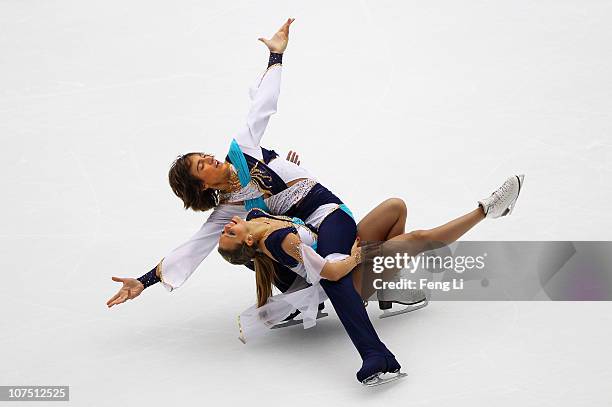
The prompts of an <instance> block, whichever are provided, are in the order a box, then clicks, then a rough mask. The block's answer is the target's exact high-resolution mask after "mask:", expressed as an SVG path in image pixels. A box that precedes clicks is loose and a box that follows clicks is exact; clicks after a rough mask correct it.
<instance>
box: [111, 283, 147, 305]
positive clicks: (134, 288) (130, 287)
mask: <svg viewBox="0 0 612 407" xmlns="http://www.w3.org/2000/svg"><path fill="white" fill-rule="evenodd" d="M112 279H113V281H117V282H119V283H123V287H121V288H120V289H119V291H118V292H117V294H115V295H114V296H113V297H112V298H111V299H110V300H108V301H106V306H107V307H108V308H110V307H112V306H113V305H117V304H122V303H124V302H126V301H127V300H132V299H134V298H136V297H138V296H139V295H140V293H142V291H143V290H144V285H143V284H142V283H141V282H140V281H138V280H137V279H135V278H120V277H112Z"/></svg>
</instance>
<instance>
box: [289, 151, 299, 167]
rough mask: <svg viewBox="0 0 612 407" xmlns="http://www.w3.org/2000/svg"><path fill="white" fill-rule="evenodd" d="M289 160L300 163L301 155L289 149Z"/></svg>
mask: <svg viewBox="0 0 612 407" xmlns="http://www.w3.org/2000/svg"><path fill="white" fill-rule="evenodd" d="M287 161H291V162H292V163H294V164H296V165H300V156H299V154H298V153H296V152H295V151H292V150H289V153H288V154H287Z"/></svg>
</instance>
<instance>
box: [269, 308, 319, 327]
mask: <svg viewBox="0 0 612 407" xmlns="http://www.w3.org/2000/svg"><path fill="white" fill-rule="evenodd" d="M324 308H325V304H323V303H321V304H319V311H318V312H317V319H321V318H325V317H326V316H328V315H329V314H328V313H327V312H323V309H324ZM299 314H300V311H295V312H294V313H293V314H291V315H289V316H288V317H287V318H285V320H284V321H282V322H279V323H278V324H276V325H274V326H273V327H272V328H271V329H279V328H288V327H290V326H294V325H301V324H303V323H304V321H303V320H302V319H295V318H296V317H297V316H298V315H299Z"/></svg>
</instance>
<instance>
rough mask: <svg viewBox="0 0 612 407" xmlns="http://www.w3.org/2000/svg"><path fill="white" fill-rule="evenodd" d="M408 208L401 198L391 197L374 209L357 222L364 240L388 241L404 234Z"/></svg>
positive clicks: (358, 229)
mask: <svg viewBox="0 0 612 407" xmlns="http://www.w3.org/2000/svg"><path fill="white" fill-rule="evenodd" d="M407 217H408V209H407V208H406V204H405V203H404V201H403V200H402V199H400V198H389V199H387V200H386V201H384V202H382V203H381V204H379V205H378V206H377V207H376V208H374V209H372V210H371V211H370V212H368V214H367V215H366V216H365V217H364V218H363V219H362V220H361V221H360V222H359V223H358V224H357V234H358V235H359V238H360V239H361V240H362V241H364V242H365V241H370V242H374V241H383V242H384V241H387V240H390V239H392V238H394V237H395V236H399V235H402V234H404V231H405V230H406V218H407Z"/></svg>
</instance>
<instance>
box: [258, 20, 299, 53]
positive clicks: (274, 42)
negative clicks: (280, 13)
mask: <svg viewBox="0 0 612 407" xmlns="http://www.w3.org/2000/svg"><path fill="white" fill-rule="evenodd" d="M294 21H295V18H288V19H287V21H286V22H285V24H283V25H282V27H281V28H279V30H278V31H277V32H276V34H274V36H273V37H272V38H271V39H269V40H267V39H265V38H263V37H262V38H258V40H259V41H261V42H263V43H264V44H266V46H267V47H268V49H269V50H270V52H275V53H277V54H282V53H283V52H285V49H287V43H288V42H289V26H290V25H291V23H293V22H294Z"/></svg>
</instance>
